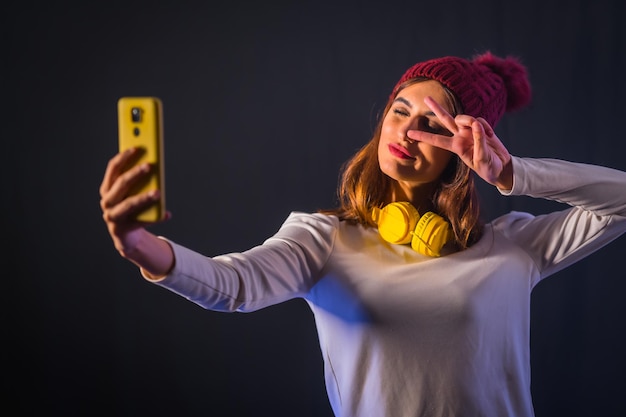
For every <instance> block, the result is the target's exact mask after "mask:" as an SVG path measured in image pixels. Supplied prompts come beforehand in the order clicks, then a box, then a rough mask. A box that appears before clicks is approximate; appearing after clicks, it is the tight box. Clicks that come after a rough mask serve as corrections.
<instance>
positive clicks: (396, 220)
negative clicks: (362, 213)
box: [372, 201, 420, 244]
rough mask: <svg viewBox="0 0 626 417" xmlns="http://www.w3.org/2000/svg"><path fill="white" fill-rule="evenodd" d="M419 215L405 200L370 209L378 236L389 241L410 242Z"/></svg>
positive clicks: (397, 242)
mask: <svg viewBox="0 0 626 417" xmlns="http://www.w3.org/2000/svg"><path fill="white" fill-rule="evenodd" d="M419 217H420V215H419V213H418V211H417V209H416V208H415V207H413V206H412V205H411V204H410V203H408V202H405V201H398V202H395V203H390V204H387V205H386V206H385V207H383V208H382V209H380V208H378V207H376V208H374V210H373V211H372V219H373V220H374V221H375V222H376V223H377V224H378V232H379V233H380V236H381V237H382V238H383V239H384V240H386V241H387V242H389V243H395V244H407V243H411V238H412V235H413V231H414V230H415V227H416V225H417V222H418V219H419Z"/></svg>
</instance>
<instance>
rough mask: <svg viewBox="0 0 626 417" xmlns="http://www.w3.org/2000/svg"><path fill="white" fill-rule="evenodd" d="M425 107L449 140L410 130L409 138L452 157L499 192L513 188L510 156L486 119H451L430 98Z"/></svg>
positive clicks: (462, 117)
mask: <svg viewBox="0 0 626 417" xmlns="http://www.w3.org/2000/svg"><path fill="white" fill-rule="evenodd" d="M424 103H426V105H427V106H428V107H429V108H430V109H431V110H432V111H433V112H434V113H435V115H436V116H437V117H438V118H439V120H440V121H441V123H442V124H443V126H445V127H446V129H448V130H449V131H450V132H451V133H452V136H444V135H438V134H434V133H429V132H424V131H421V130H409V131H408V132H407V136H408V137H409V138H411V139H413V140H417V141H421V142H424V143H428V144H430V145H433V146H436V147H438V148H442V149H446V150H448V151H450V152H453V153H455V154H456V155H458V156H459V158H461V160H462V161H463V162H464V163H465V164H466V165H467V166H469V167H470V168H471V169H472V170H474V172H476V174H478V175H479V176H480V177H481V178H482V179H484V180H485V181H487V182H488V183H490V184H492V185H495V186H496V187H498V188H500V189H502V190H510V189H511V188H512V187H513V167H512V164H511V155H510V154H509V151H508V150H507V149H506V147H505V146H504V145H503V144H502V142H500V139H498V137H497V136H496V134H495V133H494V131H493V128H492V127H491V126H490V125H489V123H487V121H486V120H485V119H483V118H482V117H478V118H475V117H472V116H468V115H466V114H459V115H458V116H456V117H452V115H450V113H448V112H447V111H446V110H445V109H444V108H443V107H441V105H439V103H437V102H436V101H435V100H434V99H433V98H432V97H426V98H425V99H424Z"/></svg>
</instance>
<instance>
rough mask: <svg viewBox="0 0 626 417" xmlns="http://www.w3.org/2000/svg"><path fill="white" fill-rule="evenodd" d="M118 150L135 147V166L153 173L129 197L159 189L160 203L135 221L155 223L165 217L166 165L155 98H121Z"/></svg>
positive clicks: (158, 102)
mask: <svg viewBox="0 0 626 417" xmlns="http://www.w3.org/2000/svg"><path fill="white" fill-rule="evenodd" d="M117 117H118V130H119V150H120V152H121V151H124V150H126V149H128V148H131V147H138V148H140V150H141V156H140V157H139V159H138V160H137V161H136V162H135V164H141V163H144V162H148V163H149V164H150V165H151V166H152V171H151V173H150V175H149V177H148V178H147V179H146V181H145V182H142V183H140V184H137V186H135V187H134V188H133V189H132V190H131V194H133V195H134V194H139V193H143V192H146V191H150V190H154V189H158V190H160V192H161V198H160V201H159V202H158V203H157V204H154V205H153V206H150V207H149V208H147V209H146V210H144V211H142V212H141V213H139V214H138V215H137V220H140V221H143V222H156V221H159V220H161V219H163V216H164V215H165V165H164V163H165V161H164V159H163V156H164V152H163V106H162V104H161V100H160V99H159V98H157V97H122V98H120V99H119V100H118V102H117Z"/></svg>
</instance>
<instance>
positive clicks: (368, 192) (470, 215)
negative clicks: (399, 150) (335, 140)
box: [320, 77, 483, 249]
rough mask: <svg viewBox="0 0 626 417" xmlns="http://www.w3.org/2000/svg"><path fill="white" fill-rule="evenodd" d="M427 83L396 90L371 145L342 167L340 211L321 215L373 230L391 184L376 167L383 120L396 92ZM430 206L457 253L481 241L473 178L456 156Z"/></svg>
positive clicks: (456, 104) (453, 101) (454, 102)
mask: <svg viewBox="0 0 626 417" xmlns="http://www.w3.org/2000/svg"><path fill="white" fill-rule="evenodd" d="M426 80H429V79H428V78H423V77H418V78H413V79H410V80H407V81H406V82H404V83H402V84H401V85H400V86H399V88H398V89H397V91H396V94H395V95H393V96H392V97H389V100H388V101H387V104H386V106H385V108H384V110H383V113H382V116H381V117H380V119H379V121H378V124H377V126H376V129H375V131H374V135H373V136H372V138H371V139H370V141H369V142H368V143H367V144H365V146H363V147H362V148H361V149H360V150H359V151H358V152H357V153H356V154H355V155H354V156H353V157H352V158H351V159H349V160H348V161H346V163H345V164H344V165H343V166H342V170H341V178H340V181H339V185H338V187H337V196H338V197H339V207H337V208H334V209H330V210H320V212H322V213H325V214H333V215H336V216H337V217H339V219H340V220H343V221H348V222H352V223H358V224H362V225H365V226H370V227H376V224H375V223H374V221H373V220H372V217H371V212H372V209H373V208H374V207H383V206H384V205H385V204H388V203H389V202H390V201H388V200H389V196H390V190H391V182H392V181H393V180H392V179H391V178H389V177H388V176H387V175H385V174H384V173H383V172H382V171H381V170H380V166H379V163H378V143H379V141H380V134H381V131H382V124H383V120H384V119H385V116H386V115H387V112H388V111H389V109H390V108H391V105H392V104H393V100H394V99H395V97H396V96H397V93H398V92H400V91H401V90H403V89H404V88H406V87H408V86H409V85H412V84H415V83H418V82H422V81H426ZM442 87H443V89H444V91H445V93H446V96H447V98H448V100H449V102H448V104H449V105H450V107H451V108H452V112H453V114H452V115H453V116H455V115H457V114H460V113H462V112H463V109H462V107H461V103H460V101H459V100H458V99H457V98H456V96H455V95H454V93H453V92H452V91H450V90H449V89H448V88H446V87H445V86H443V85H442ZM432 203H433V208H434V209H433V210H434V211H435V212H436V213H437V214H439V215H440V216H442V217H443V218H444V219H446V220H447V221H448V222H449V223H450V225H451V226H452V230H453V233H454V240H455V243H456V246H457V247H458V248H459V249H465V248H468V247H470V246H472V245H473V244H474V243H476V242H477V241H478V239H480V237H481V235H482V231H483V223H482V222H481V220H480V207H479V199H478V193H477V191H476V186H475V184H474V176H473V174H472V171H471V169H470V168H469V167H468V166H467V165H465V164H464V163H463V162H462V161H461V160H460V159H459V158H458V156H456V155H453V156H452V158H451V159H450V162H449V163H448V166H447V167H446V168H445V169H444V171H443V172H442V174H441V176H440V178H439V185H438V187H437V189H436V191H435V193H434V195H433V201H432Z"/></svg>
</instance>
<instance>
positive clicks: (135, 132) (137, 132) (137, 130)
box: [133, 127, 140, 136]
mask: <svg viewBox="0 0 626 417" xmlns="http://www.w3.org/2000/svg"><path fill="white" fill-rule="evenodd" d="M139 133H140V132H139V128H138V127H136V128H134V129H133V135H135V136H139Z"/></svg>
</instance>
